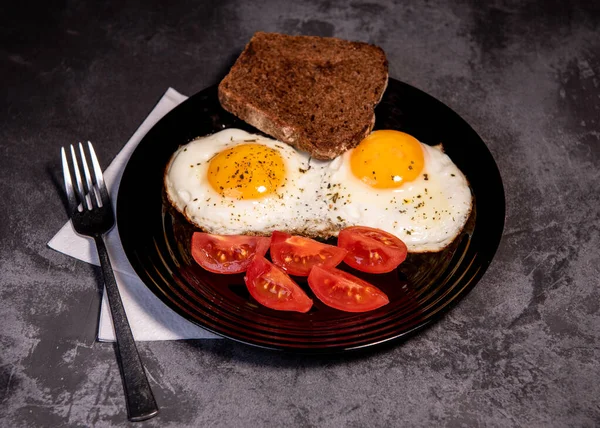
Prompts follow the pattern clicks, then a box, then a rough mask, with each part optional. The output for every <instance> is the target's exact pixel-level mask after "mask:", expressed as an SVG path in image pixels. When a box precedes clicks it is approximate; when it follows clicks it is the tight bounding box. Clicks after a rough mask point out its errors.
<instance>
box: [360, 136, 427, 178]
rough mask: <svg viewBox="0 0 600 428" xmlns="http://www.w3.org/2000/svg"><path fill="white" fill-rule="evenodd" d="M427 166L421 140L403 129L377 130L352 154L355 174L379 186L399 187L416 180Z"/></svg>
mask: <svg viewBox="0 0 600 428" xmlns="http://www.w3.org/2000/svg"><path fill="white" fill-rule="evenodd" d="M423 166H424V159H423V149H422V148H421V143H420V142H419V140H417V139H416V138H414V137H413V136H411V135H409V134H406V133H404V132H400V131H392V130H381V131H374V132H372V133H371V134H370V135H368V136H367V137H366V138H365V139H364V140H362V141H361V142H360V144H359V145H358V146H357V147H356V148H355V149H354V150H353V151H352V153H351V155H350V168H351V169H352V174H353V175H354V176H355V177H356V178H358V179H359V180H361V181H363V182H364V183H366V184H368V185H369V186H371V187H374V188H377V189H390V188H397V187H400V186H402V185H403V184H404V183H406V182H410V181H413V180H414V179H415V178H417V177H418V176H419V174H420V173H421V171H422V170H423Z"/></svg>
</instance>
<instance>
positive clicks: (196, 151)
mask: <svg viewBox="0 0 600 428" xmlns="http://www.w3.org/2000/svg"><path fill="white" fill-rule="evenodd" d="M247 143H255V144H262V145H265V146H267V147H270V148H272V149H274V150H277V151H278V152H279V154H280V155H281V156H282V158H283V160H284V164H285V170H286V174H285V178H284V180H283V183H282V184H281V185H280V187H279V188H278V189H277V190H276V192H275V193H273V194H270V195H267V196H265V197H263V198H261V199H248V200H242V199H237V198H231V197H225V196H222V195H221V194H220V193H219V192H217V191H215V190H214V189H213V188H212V186H211V185H210V183H209V182H208V179H207V171H208V168H209V163H210V160H211V159H212V158H213V157H214V156H215V155H217V154H218V153H220V152H222V151H224V150H227V149H229V148H231V147H234V146H236V145H240V144H247ZM309 159H310V157H309V155H308V154H307V153H301V152H298V151H296V150H295V149H293V148H292V147H290V146H288V145H287V144H284V143H281V142H279V141H276V140H273V139H270V138H266V137H263V136H260V135H254V134H250V133H248V132H245V131H242V130H239V129H225V130H223V131H220V132H218V133H215V134H212V135H209V136H206V137H201V138H198V139H196V140H194V141H192V142H190V143H188V144H187V145H185V146H181V147H180V148H179V149H178V150H177V151H176V152H175V153H174V154H173V156H172V157H171V161H170V162H169V165H168V166H167V169H166V173H165V179H164V182H165V189H166V192H167V196H168V198H169V200H170V202H171V203H172V204H173V206H175V208H177V210H179V211H180V212H181V213H183V214H184V215H185V216H186V218H187V219H188V220H189V221H190V222H192V223H193V224H195V225H196V226H198V227H199V228H201V229H203V230H204V231H206V232H209V233H216V234H222V235H234V234H257V235H268V234H270V233H271V232H273V231H274V230H282V231H287V232H289V233H297V234H306V235H311V236H318V235H319V234H321V233H322V231H324V230H325V229H327V228H329V227H330V226H329V225H328V223H327V221H326V218H327V216H326V213H325V211H326V210H327V204H326V202H325V201H324V200H323V199H322V198H320V197H319V192H320V183H321V180H322V174H323V168H317V167H312V166H311V165H310V164H309Z"/></svg>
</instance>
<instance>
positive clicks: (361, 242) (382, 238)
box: [338, 226, 407, 273]
mask: <svg viewBox="0 0 600 428" xmlns="http://www.w3.org/2000/svg"><path fill="white" fill-rule="evenodd" d="M338 246H340V247H342V248H345V249H346V250H348V255H347V256H346V257H345V258H344V262H345V263H346V264H348V265H350V266H352V267H353V268H354V269H357V270H360V271H362V272H369V273H387V272H391V271H393V270H394V269H396V268H397V267H398V265H399V264H400V263H402V262H403V261H404V260H405V259H406V253H407V248H406V244H404V242H402V241H401V240H400V239H399V238H397V237H396V236H394V235H392V234H391V233H387V232H384V231H383V230H380V229H374V228H372V227H366V226H352V227H347V228H345V229H343V230H342V231H341V232H340V234H339V236H338Z"/></svg>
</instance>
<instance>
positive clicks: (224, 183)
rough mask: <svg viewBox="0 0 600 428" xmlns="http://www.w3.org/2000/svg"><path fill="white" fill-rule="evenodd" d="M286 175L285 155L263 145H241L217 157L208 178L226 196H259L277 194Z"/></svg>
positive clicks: (211, 163)
mask: <svg viewBox="0 0 600 428" xmlns="http://www.w3.org/2000/svg"><path fill="white" fill-rule="evenodd" d="M285 176H286V170H285V163H284V160H283V158H282V157H281V154H280V153H279V152H278V151H277V150H274V149H272V148H270V147H267V146H263V145H262V144H241V145H239V146H235V147H232V148H230V149H227V150H224V151H222V152H220V153H218V154H217V155H216V156H215V157H213V158H212V159H211V161H210V164H209V166H208V172H207V178H208V182H209V183H210V185H211V186H212V188H213V189H214V190H215V191H216V192H218V193H220V194H221V195H222V196H226V197H231V198H237V199H259V198H262V197H264V196H267V195H269V194H272V193H274V192H275V191H276V190H277V188H278V187H279V186H280V185H281V184H282V182H283V181H284V179H285Z"/></svg>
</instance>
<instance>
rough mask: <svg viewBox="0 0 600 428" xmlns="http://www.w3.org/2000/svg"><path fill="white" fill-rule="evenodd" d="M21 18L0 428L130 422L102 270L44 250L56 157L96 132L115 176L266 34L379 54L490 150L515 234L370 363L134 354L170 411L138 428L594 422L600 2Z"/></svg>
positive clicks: (6, 198)
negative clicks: (103, 337)
mask: <svg viewBox="0 0 600 428" xmlns="http://www.w3.org/2000/svg"><path fill="white" fill-rule="evenodd" d="M12 3H14V4H13V5H12V6H11V9H9V10H4V11H3V12H2V13H0V16H2V18H1V19H2V20H3V21H4V22H2V25H1V26H0V34H1V38H2V42H1V43H0V63H1V68H0V73H1V75H0V77H1V81H2V95H1V104H0V117H1V123H2V125H1V127H0V150H1V151H0V153H1V158H0V162H1V170H0V186H1V189H0V192H1V195H2V204H1V207H0V219H1V222H0V237H1V240H0V266H1V267H0V284H1V285H0V287H1V288H0V319H1V320H2V328H1V329H0V425H1V426H3V427H12V426H16V427H33V426H53V427H58V426H122V425H125V424H126V413H125V403H124V399H123V390H122V386H121V380H120V376H119V372H118V367H117V364H116V361H115V355H114V350H113V347H112V345H110V344H101V343H96V342H95V341H94V337H95V330H96V325H97V316H98V307H99V288H98V284H99V279H100V272H99V270H98V269H96V268H94V267H92V266H89V265H87V264H84V263H81V262H76V261H74V260H72V259H70V258H68V257H66V256H63V255H61V254H58V253H56V252H54V251H52V250H50V249H48V248H47V247H46V242H47V241H48V240H49V239H50V238H51V236H52V235H53V234H54V233H55V232H56V231H57V230H58V229H59V228H60V227H61V226H62V225H63V223H64V222H65V220H66V219H67V215H66V213H65V211H64V209H63V205H62V201H61V198H62V190H61V180H62V177H61V173H60V166H59V156H58V148H59V146H61V145H63V144H68V143H73V142H76V141H78V140H80V139H84V138H85V139H90V140H92V141H94V142H95V144H96V147H97V150H98V152H99V157H100V161H101V163H102V165H107V164H108V163H109V162H110V161H111V160H112V158H113V157H114V156H115V155H116V154H117V153H118V151H119V150H120V148H121V147H122V145H123V143H124V142H125V141H127V140H128V139H129V137H130V136H131V134H132V133H133V132H134V130H135V129H136V128H137V126H138V125H139V124H140V123H141V121H142V120H143V119H144V117H145V116H146V115H147V113H148V112H149V111H150V109H151V108H152V106H153V105H154V103H155V102H156V101H157V100H158V98H159V97H160V96H161V95H162V94H163V92H164V91H165V90H166V88H167V87H168V86H173V87H175V88H176V89H178V90H179V91H181V92H183V93H186V94H190V95H191V94H193V93H194V92H196V91H199V90H201V89H203V88H205V87H207V86H209V85H212V84H214V83H216V82H218V81H219V79H220V78H222V77H223V76H224V74H225V73H226V71H227V69H228V67H229V65H230V64H231V63H232V61H233V59H234V58H235V57H236V55H237V54H238V53H239V51H240V50H241V49H242V48H243V46H244V44H245V43H246V42H247V41H248V39H249V38H250V36H251V35H252V33H253V32H254V31H256V30H268V31H280V32H287V33H301V34H318V35H327V36H330V35H333V36H338V37H343V38H349V39H357V40H364V41H369V42H373V43H377V44H379V45H380V46H382V47H383V48H384V49H385V51H386V52H387V55H388V58H389V62H390V74H391V76H392V77H395V78H397V79H400V80H404V81H406V82H408V83H410V84H412V85H414V86H416V87H418V88H420V89H423V90H424V91H426V92H428V93H430V94H431V95H433V96H435V97H437V98H438V99H440V100H442V101H443V102H445V103H447V104H448V105H449V106H450V107H451V108H453V109H454V110H456V111H457V112H458V113H459V114H460V115H461V116H463V117H464V118H465V119H466V120H467V121H468V122H469V123H470V124H471V125H472V126H473V127H474V128H475V129H476V130H477V131H478V132H479V134H480V135H481V137H482V138H483V139H484V141H486V143H487V145H488V147H489V148H490V150H491V151H492V153H493V155H494V157H495V159H496V161H497V163H498V165H499V168H500V171H501V173H502V176H503V180H504V184H505V190H506V196H507V223H506V229H505V235H504V238H503V241H502V243H501V246H500V248H499V251H498V253H497V256H496V258H495V259H494V262H493V263H492V265H491V267H490V269H489V270H488V272H487V273H486V275H485V276H484V278H483V280H482V281H481V282H480V283H479V284H478V286H477V287H475V289H474V290H473V291H472V292H471V293H470V294H469V295H468V296H467V297H466V298H465V299H464V300H463V301H462V302H461V303H460V304H459V305H458V307H456V308H455V309H454V310H453V311H452V312H451V313H449V314H448V316H446V317H445V318H444V319H443V320H442V321H441V322H439V323H437V324H436V325H435V326H434V327H433V328H430V329H428V330H427V331H425V332H423V333H422V334H419V335H418V336H416V337H414V338H413V339H411V340H410V341H408V342H406V343H404V344H403V345H401V346H397V347H393V348H391V349H387V350H383V351H380V352H377V353H374V354H372V355H367V356H363V357H355V358H352V359H347V358H345V357H343V358H339V357H338V358H327V359H323V358H321V359H315V358H310V359H309V358H305V357H298V356H292V355H280V354H274V353H268V352H263V351H259V350H255V349H253V348H250V347H246V346H242V345H238V344H235V343H230V342H229V341H206V342H204V341H183V342H161V343H142V344H140V346H139V348H140V352H141V354H142V358H143V360H144V362H145V364H146V367H147V369H148V372H149V376H150V379H151V383H152V385H153V388H154V391H155V394H156V397H157V400H158V403H159V405H160V407H161V414H160V416H159V417H158V418H156V419H154V420H151V421H148V422H147V423H143V424H140V425H143V426H145V425H147V426H165V427H174V426H202V425H203V426H215V427H235V426H257V427H258V426H260V427H263V426H264V427H281V426H298V427H305V426H319V427H341V426H348V427H364V426H381V427H384V426H448V427H458V426H502V427H504V426H533V427H560V426H584V427H592V426H599V425H600V404H599V403H600V401H599V399H598V397H600V385H599V382H598V381H599V379H600V288H599V287H598V283H599V279H598V278H599V274H600V270H599V266H600V250H599V248H600V236H599V233H600V232H599V228H600V191H599V189H600V172H599V171H600V6H599V5H600V3H598V2H594V1H569V2H565V1H496V2H490V3H489V4H488V5H487V6H483V5H481V4H480V2H478V1H474V0H471V1H469V0H463V1H452V2H447V1H444V0H433V1H428V2H419V3H418V4H415V3H417V2H395V1H386V0H380V1H375V0H372V1H369V2H361V1H356V2H349V3H346V4H345V5H344V6H338V5H337V3H338V2H332V1H325V0H315V1H311V2H300V1H296V2H294V3H293V4H292V3H290V4H289V5H287V4H286V5H285V6H284V5H283V3H278V2H275V1H268V2H250V1H243V0H237V1H232V0H221V1H218V2H210V3H211V4H210V5H209V2H205V4H203V3H194V2H190V1H173V2H169V3H170V4H169V5H166V3H167V2H165V4H160V2H158V1H154V2H141V1H139V2H113V3H111V4H103V3H104V2H87V3H85V2H84V3H80V2H55V3H54V4H53V5H48V4H42V3H40V4H39V5H29V4H27V3H26V2H12ZM213 3H214V4H213ZM149 4H152V6H150V5H149ZM3 8H6V6H3Z"/></svg>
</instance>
